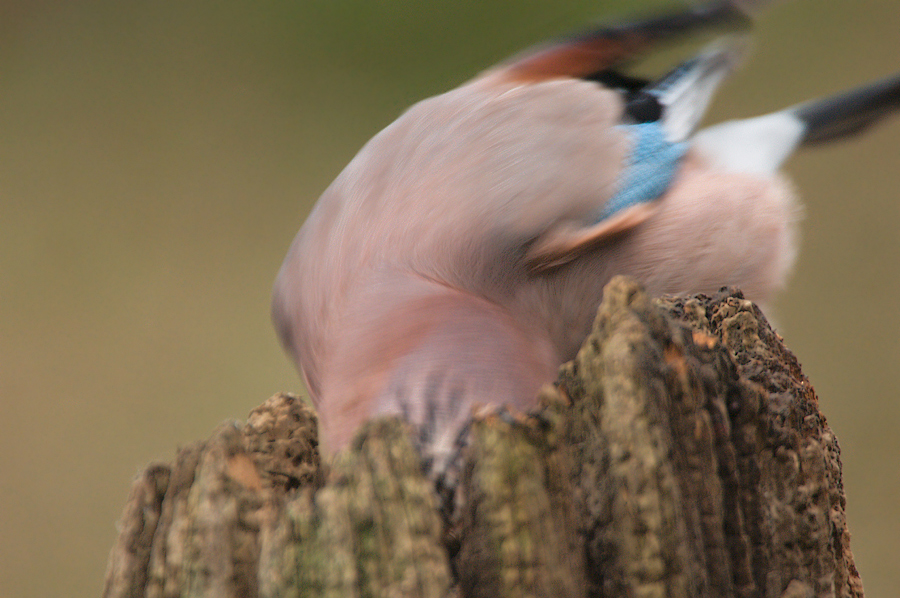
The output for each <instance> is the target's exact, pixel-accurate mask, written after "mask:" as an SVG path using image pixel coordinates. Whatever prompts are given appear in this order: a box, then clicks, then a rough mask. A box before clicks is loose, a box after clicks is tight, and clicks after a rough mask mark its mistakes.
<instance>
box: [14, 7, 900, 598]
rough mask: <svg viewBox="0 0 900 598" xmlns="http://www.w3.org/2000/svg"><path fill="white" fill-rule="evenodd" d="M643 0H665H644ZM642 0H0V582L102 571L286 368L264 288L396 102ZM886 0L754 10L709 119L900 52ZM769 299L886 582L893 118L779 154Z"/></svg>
mask: <svg viewBox="0 0 900 598" xmlns="http://www.w3.org/2000/svg"><path fill="white" fill-rule="evenodd" d="M657 4H659V2H657ZM647 6H648V3H646V2H640V3H638V2H625V1H616V2H612V1H610V2H589V1H585V0H571V1H569V2H565V3H549V2H538V1H534V0H515V1H513V0H487V1H486V0H482V1H480V2H472V1H463V2H453V3H437V2H420V1H413V0H394V1H393V2H359V1H352V0H327V1H326V0H303V1H301V2H285V1H273V2H263V3H251V2H244V3H240V2H232V1H227V0H226V1H224V2H215V3H213V2H202V1H197V2H160V1H153V2H150V1H140V0H139V1H132V2H112V1H109V2H96V1H93V2H92V1H83V2H77V3H74V2H61V1H50V0H12V1H9V0H7V1H6V2H3V3H0V339H2V340H0V443H2V444H0V455H2V457H0V459H2V462H0V474H2V483H0V538H2V542H0V593H2V595H3V596H10V597H12V596H21V597H30V596H52V595H67V596H92V595H97V594H98V593H99V592H100V590H101V585H102V578H103V574H104V569H105V564H106V555H107V551H108V550H109V548H110V546H111V544H112V542H113V539H114V537H115V533H116V532H115V527H114V524H115V521H116V520H117V518H118V516H119V512H120V509H121V507H122V505H123V503H124V500H125V498H126V496H127V493H128V489H129V485H130V482H131V479H132V477H133V476H134V475H135V474H136V473H137V472H138V471H139V470H140V469H141V468H142V467H143V466H144V465H145V464H147V463H148V462H149V461H151V460H154V459H168V458H171V456H172V455H173V454H174V450H175V448H176V447H177V446H179V445H181V444H185V443H188V442H190V441H192V440H195V439H199V438H204V437H206V436H207V435H208V433H209V432H210V431H211V430H212V429H213V427H214V426H216V425H217V424H218V423H219V422H221V421H222V420H225V419H228V418H244V417H245V416H246V414H247V413H248V411H249V410H250V409H251V408H253V407H254V406H256V405H257V404H258V403H260V402H262V401H263V400H264V399H265V398H267V397H268V396H269V395H270V394H272V393H274V392H276V391H280V390H294V391H298V390H299V389H300V382H299V380H298V377H297V375H296V374H295V373H294V371H293V369H292V367H291V366H290V364H289V363H288V361H287V359H286V358H285V357H284V356H283V355H282V353H281V350H280V348H279V346H278V343H277V341H276V339H275V336H274V334H273V332H272V330H271V326H270V323H269V307H268V303H269V289H270V285H271V283H272V280H273V277H274V275H275V272H276V270H277V268H278V267H279V265H280V263H281V259H282V257H283V255H284V252H285V250H286V248H287V245H288V244H289V242H290V240H291V238H292V237H293V235H294V233H295V231H296V230H297V228H298V227H299V226H300V224H301V222H302V220H303V218H304V216H305V214H306V212H307V211H308V209H309V208H310V206H311V203H312V202H313V201H314V200H315V198H316V197H317V196H318V195H319V193H321V191H322V190H323V189H324V188H325V186H326V185H327V184H328V183H329V182H330V181H331V179H333V178H334V177H335V176H336V175H337V173H338V172H339V171H340V169H341V168H342V167H343V165H344V164H346V163H347V161H348V160H349V159H350V158H351V157H352V156H353V154H354V153H355V151H356V150H357V149H358V148H359V147H360V146H361V145H362V144H363V143H364V142H365V141H366V140H367V139H368V138H369V137H370V136H371V135H373V134H374V133H375V132H376V131H378V130H379V129H380V128H382V127H383V126H385V125H386V124H388V123H389V122H390V121H391V120H393V119H394V118H395V117H396V116H397V114H398V113H399V112H400V111H401V110H402V109H403V108H405V107H406V106H408V105H410V104H411V103H413V102H414V101H416V100H418V99H421V98H423V97H426V96H428V95H432V94H435V93H439V92H441V91H444V90H446V89H449V88H451V87H454V86H456V85H457V84H459V83H460V82H462V81H464V80H466V79H467V78H469V77H470V76H472V75H474V74H475V73H476V72H477V71H478V70H479V69H481V68H483V67H485V66H488V65H490V64H491V63H493V62H494V61H496V60H498V59H501V58H504V57H506V56H508V55H509V54H511V53H514V52H516V51H518V50H519V49H521V48H523V47H525V46H527V45H529V44H531V43H533V42H536V41H540V40H542V39H544V38H545V37H547V36H549V35H554V34H558V33H561V32H565V31H567V30H570V29H572V28H579V27H581V25H583V24H584V23H585V22H587V21H590V20H592V19H594V18H596V17H598V16H600V17H602V16H604V15H610V14H622V13H628V12H631V11H633V10H635V9H636V8H638V7H643V8H646V7H647ZM898 32H900V4H898V3H897V0H856V1H853V2H850V1H839V0H827V1H823V0H815V1H814V0H796V1H795V2H790V3H783V4H780V5H778V6H776V7H774V8H773V9H772V10H771V11H769V12H768V13H766V14H765V15H764V17H763V19H762V20H761V23H760V26H759V28H758V35H757V36H756V43H755V53H754V56H753V58H752V59H751V60H750V61H749V62H748V64H747V65H746V67H745V68H744V69H743V71H741V72H740V73H739V74H738V76H736V77H735V78H734V79H733V80H732V81H731V82H730V83H729V84H728V85H726V87H725V89H724V90H723V92H722V93H721V95H720V96H719V99H718V100H717V102H716V103H715V105H714V107H713V114H712V115H711V120H713V119H721V118H724V117H730V116H747V115H753V114H756V113H761V112H764V111H768V110H772V109H776V108H780V107H782V106H785V105H787V104H790V103H793V102H797V101H800V100H803V99H807V98H809V97H813V96H817V95H821V94H826V93H830V92H833V91H836V90H840V89H842V88H845V87H849V86H852V85H854V84H858V83H860V82H864V81H867V80H869V79H873V78H877V77H880V76H883V75H885V74H887V73H889V72H892V71H895V70H897V69H900V35H898ZM788 170H789V172H790V173H791V174H792V175H793V177H794V178H795V180H796V183H797V185H798V187H799V188H800V189H801V190H802V195H803V197H804V198H805V200H806V206H807V208H806V221H805V223H804V234H803V236H804V245H803V249H802V252H801V255H800V259H799V263H798V265H797V268H796V273H795V276H794V278H793V282H792V284H791V287H790V288H789V290H788V291H787V292H786V293H785V294H784V295H783V296H782V297H781V300H780V301H779V302H778V304H777V306H776V310H775V314H776V320H777V321H778V322H779V324H780V327H781V331H782V333H783V334H784V336H785V338H786V339H787V342H788V345H789V346H790V347H791V348H792V349H793V350H794V351H795V352H796V353H797V355H798V357H799V358H800V360H801V361H802V363H803V365H804V368H805V371H806V373H807V374H808V375H809V377H810V379H811V380H812V382H813V384H814V385H815V387H816V389H817V391H818V393H819V396H820V399H821V408H822V410H823V411H824V413H825V414H826V415H827V416H828V419H829V422H830V424H831V425H832V427H833V428H834V430H835V431H836V433H837V435H838V438H839V440H840V443H841V446H842V448H843V463H844V482H845V487H846V491H847V498H848V510H849V517H850V529H851V531H852V533H853V543H852V546H853V549H854V552H855V554H856V557H857V564H858V565H859V568H860V570H861V572H862V575H863V581H864V583H865V586H866V589H867V590H868V593H869V595H871V596H890V595H896V589H897V588H898V587H900V567H898V566H897V563H898V562H900V509H898V508H897V507H898V501H897V497H898V496H900V465H898V460H900V434H897V432H896V431H897V429H898V428H900V400H898V397H897V394H898V393H897V389H898V388H900V309H898V298H900V234H898V231H900V184H898V182H900V119H897V120H895V121H893V122H891V123H889V124H888V125H886V126H883V127H881V128H879V129H878V130H876V131H873V132H872V133H871V134H869V135H868V136H866V137H865V138H862V139H859V140H855V141H853V142H850V143H846V144H842V145H838V146H834V147H828V148H822V149H818V150H816V151H810V152H807V153H805V154H803V155H801V156H798V157H796V158H795V159H794V160H792V162H791V163H790V164H789V167H788Z"/></svg>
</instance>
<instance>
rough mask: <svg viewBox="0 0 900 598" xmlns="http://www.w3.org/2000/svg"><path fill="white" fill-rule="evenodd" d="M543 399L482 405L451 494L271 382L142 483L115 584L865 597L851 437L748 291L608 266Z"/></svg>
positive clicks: (380, 435) (222, 589) (409, 456)
mask: <svg viewBox="0 0 900 598" xmlns="http://www.w3.org/2000/svg"><path fill="white" fill-rule="evenodd" d="M540 405H541V407H540V409H539V410H536V411H535V413H532V414H518V413H510V412H508V411H506V410H505V409H502V408H485V409H483V410H482V411H481V412H480V413H476V414H475V415H474V419H473V423H472V427H471V434H470V439H469V444H468V446H467V447H466V448H465V450H464V452H463V455H462V462H463V465H462V468H461V470H460V474H459V478H458V486H457V487H456V490H455V492H456V493H455V495H453V500H451V501H442V500H440V498H439V496H438V494H437V493H436V492H435V488H434V486H433V485H432V484H431V483H430V482H429V481H427V480H426V479H425V478H424V477H423V476H422V473H421V466H420V462H419V457H418V455H417V453H416V451H415V449H414V446H413V444H412V442H411V440H410V435H409V431H408V430H407V429H406V427H405V425H404V424H403V423H402V422H400V421H398V420H395V419H383V420H376V421H372V422H370V423H369V424H367V425H366V426H365V427H364V428H363V429H362V430H361V431H360V433H359V435H358V437H357V438H356V440H355V442H354V443H353V445H352V447H351V448H350V450H348V451H345V452H344V453H342V454H340V455H338V456H337V457H336V458H335V459H334V460H333V461H332V462H330V463H324V462H322V461H321V460H320V457H319V452H318V444H317V437H316V427H317V420H316V415H315V413H314V411H313V410H312V409H311V408H310V407H309V406H307V405H306V404H305V403H303V402H302V401H300V400H299V399H297V398H296V397H294V396H291V395H287V394H279V395H276V396H274V397H272V398H270V399H269V400H268V401H266V402H265V403H264V404H263V405H261V406H260V407H257V408H256V409H254V410H253V411H252V412H251V413H250V417H249V419H248V420H247V422H246V423H245V424H240V423H237V422H234V423H228V424H225V425H222V426H220V427H219V428H218V429H217V430H215V432H214V433H213V434H212V436H211V437H210V438H209V439H208V440H206V441H204V442H198V443H196V444H193V445H191V446H189V447H187V448H184V449H182V450H180V451H179V453H178V455H177V457H176V458H175V461H174V463H172V464H153V465H150V466H149V467H148V468H147V469H146V470H145V471H144V472H143V473H142V474H141V475H140V476H139V477H138V479H137V480H136V481H135V483H134V486H133V488H132V491H131V495H130V497H129V499H128V502H127V504H126V506H125V510H124V513H123V515H122V521H121V523H120V527H119V537H118V539H117V541H116V544H115V546H114V547H113V549H112V552H111V554H110V558H109V565H108V569H107V576H106V589H105V592H104V595H105V596H107V597H110V598H112V597H124V596H147V597H154V598H155V597H174V596H217V597H226V596H241V597H255V596H261V597H275V596H298V597H299V596H341V597H343V596H375V597H390V596H423V597H426V596H434V597H445V596H465V597H469V596H489V597H492V598H496V597H501V596H515V597H521V596H553V597H567V596H592V597H593V596H596V597H609V598H613V597H624V596H628V597H640V598H651V597H660V598H662V597H692V598H694V597H707V596H708V597H715V598H727V597H747V598H749V597H757V596H759V597H781V598H807V597H813V596H815V597H818V596H840V597H862V595H863V591H862V584H861V582H860V578H859V574H858V573H857V571H856V568H855V566H854V563H853V556H852V553H851V552H850V544H849V538H850V535H849V532H848V530H847V524H846V519H845V516H844V510H845V500H844V494H843V488H842V484H841V464H840V450H839V448H838V443H837V440H836V439H835V437H834V435H833V434H832V432H831V430H830V429H829V428H828V425H827V424H826V421H825V418H824V416H823V415H822V414H820V413H819V411H818V405H817V399H816V396H815V392H814V391H813V388H812V386H811V385H810V383H809V381H808V380H807V379H806V377H805V376H804V375H803V373H802V372H801V370H800V366H799V364H798V363H797V360H796V358H795V357H794V355H793V354H792V353H791V352H790V351H789V350H787V349H786V348H785V347H784V345H783V344H782V339H781V338H780V337H779V336H778V335H777V334H775V333H774V332H773V331H772V330H771V328H770V327H769V325H768V323H767V322H766V320H765V318H764V316H763V315H762V313H761V312H760V311H759V310H758V309H757V308H756V306H754V305H753V304H752V303H750V302H749V301H747V300H745V299H744V298H743V296H742V295H741V294H740V292H739V291H736V290H728V289H723V291H721V292H720V293H719V294H718V295H716V296H715V297H706V296H703V295H700V296H697V297H691V298H686V299H685V298H663V299H657V300H653V299H651V298H649V297H648V296H647V295H646V294H645V293H644V292H643V291H642V290H641V288H640V287H639V286H637V285H636V284H635V283H633V282H631V281H629V280H628V279H625V278H617V279H615V280H614V281H613V282H611V283H610V285H609V286H608V287H607V289H606V291H605V293H604V299H603V304H602V305H601V307H600V310H599V312H598V315H597V319H596V322H595V324H594V329H593V332H592V333H591V335H590V336H589V337H588V339H587V340H586V341H585V344H584V346H583V348H582V349H581V351H580V353H579V354H578V356H577V358H576V359H575V360H574V361H572V362H570V363H568V364H566V365H564V366H563V367H562V368H561V371H560V374H559V378H558V381H557V383H556V385H554V386H553V387H548V388H546V389H544V391H542V393H541V397H540Z"/></svg>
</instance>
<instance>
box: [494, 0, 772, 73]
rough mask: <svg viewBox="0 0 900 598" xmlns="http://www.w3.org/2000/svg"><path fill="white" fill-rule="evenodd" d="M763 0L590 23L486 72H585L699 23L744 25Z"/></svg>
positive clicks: (724, 0) (724, 1)
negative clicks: (614, 22) (625, 19)
mask: <svg viewBox="0 0 900 598" xmlns="http://www.w3.org/2000/svg"><path fill="white" fill-rule="evenodd" d="M767 3H768V2H764V1H757V2H748V1H744V2H740V1H738V0H718V1H714V2H706V3H704V4H700V5H697V6H693V7H691V8H687V9H685V10H682V11H678V12H673V13H668V14H665V15H662V16H654V17H651V18H646V19H642V20H636V21H631V22H625V23H621V24H617V25H611V26H610V25H603V26H598V27H594V28H591V29H588V30H587V31H584V32H582V33H579V34H575V35H572V36H569V37H566V38H563V39H560V40H558V41H555V42H551V43H548V44H544V45H541V46H537V47H534V48H532V49H530V50H526V51H525V52H523V53H521V54H519V55H517V56H514V57H513V58H511V59H509V60H507V61H505V62H503V63H501V64H499V65H497V66H496V67H494V68H493V69H490V70H489V71H487V73H486V74H501V75H503V76H505V77H508V78H510V79H515V80H521V81H526V82H534V81H542V80H545V79H554V78H560V77H570V78H589V77H591V76H593V75H595V74H597V73H601V72H603V71H605V70H607V69H610V68H613V67H616V66H618V65H620V64H622V63H623V62H626V61H628V60H631V59H633V58H635V57H636V56H638V55H639V54H641V53H643V52H645V51H647V50H649V49H652V47H653V46H654V45H656V44H658V43H661V42H665V41H669V40H673V39H677V38H680V37H683V36H685V35H688V34H690V33H693V32H695V31H697V30H699V29H706V28H712V27H729V28H737V27H746V26H748V25H749V24H750V22H751V21H750V18H749V17H750V13H751V12H752V11H753V10H754V9H755V8H756V7H757V6H756V5H762V4H767Z"/></svg>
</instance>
